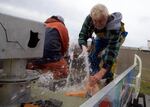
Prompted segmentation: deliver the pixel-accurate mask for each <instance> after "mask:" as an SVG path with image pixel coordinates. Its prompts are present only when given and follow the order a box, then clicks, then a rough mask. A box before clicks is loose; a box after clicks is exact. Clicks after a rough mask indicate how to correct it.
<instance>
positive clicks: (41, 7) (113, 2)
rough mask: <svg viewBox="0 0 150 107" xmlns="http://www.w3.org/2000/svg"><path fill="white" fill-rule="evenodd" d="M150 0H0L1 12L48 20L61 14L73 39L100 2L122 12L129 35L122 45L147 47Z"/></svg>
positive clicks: (112, 9) (110, 9)
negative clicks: (93, 8)
mask: <svg viewBox="0 0 150 107" xmlns="http://www.w3.org/2000/svg"><path fill="white" fill-rule="evenodd" d="M149 2H150V1H149V0H0V12H3V13H9V14H12V15H15V16H20V17H25V18H30V19H34V20H38V21H42V22H43V21H45V20H46V19H47V18H48V17H50V16H52V15H61V16H63V17H64V19H65V24H66V26H67V28H68V30H69V35H70V39H71V42H77V39H78V34H79V32H80V29H81V26H82V23H83V21H84V19H85V17H86V16H87V15H88V14H89V12H90V9H91V8H92V7H93V6H94V5H95V4H97V3H102V4H104V5H106V6H107V8H108V10H109V12H110V13H112V12H117V11H118V12H121V13H122V14H123V21H124V23H125V27H126V30H127V31H128V33H129V34H128V36H127V38H126V41H125V43H124V44H123V45H125V46H132V47H146V46H147V40H148V39H149V40H150V29H149V28H150V11H149V10H150V5H149V4H150V3H149Z"/></svg>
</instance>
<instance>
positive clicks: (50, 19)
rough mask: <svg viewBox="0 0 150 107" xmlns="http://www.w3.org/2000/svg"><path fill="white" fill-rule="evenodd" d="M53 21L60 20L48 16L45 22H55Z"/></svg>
mask: <svg viewBox="0 0 150 107" xmlns="http://www.w3.org/2000/svg"><path fill="white" fill-rule="evenodd" d="M53 22H58V20H56V19H54V18H48V19H47V20H46V21H45V22H44V23H46V24H47V23H53Z"/></svg>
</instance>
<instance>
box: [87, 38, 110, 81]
mask: <svg viewBox="0 0 150 107" xmlns="http://www.w3.org/2000/svg"><path fill="white" fill-rule="evenodd" d="M94 45H95V46H94V49H93V51H92V52H91V53H90V55H89V61H90V63H91V71H90V75H94V74H96V73H97V72H99V70H100V63H101V58H102V50H104V49H105V48H106V46H107V45H108V40H107V39H100V38H96V39H95V40H94ZM100 52H101V53H100ZM104 78H113V73H112V72H111V71H107V73H106V74H105V75H104V77H103V79H104Z"/></svg>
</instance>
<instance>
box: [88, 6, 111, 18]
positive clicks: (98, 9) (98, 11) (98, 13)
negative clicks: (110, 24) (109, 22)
mask: <svg viewBox="0 0 150 107" xmlns="http://www.w3.org/2000/svg"><path fill="white" fill-rule="evenodd" d="M108 15H109V12H108V9H107V7H106V6H105V5H103V4H96V5H95V6H94V7H93V8H92V9H91V12H90V16H91V17H92V18H93V19H98V18H101V17H102V16H104V17H108Z"/></svg>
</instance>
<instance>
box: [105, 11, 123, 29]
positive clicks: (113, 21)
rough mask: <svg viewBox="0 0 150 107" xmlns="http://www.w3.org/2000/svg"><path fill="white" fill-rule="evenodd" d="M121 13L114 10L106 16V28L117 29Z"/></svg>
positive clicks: (119, 25) (119, 24)
mask: <svg viewBox="0 0 150 107" xmlns="http://www.w3.org/2000/svg"><path fill="white" fill-rule="evenodd" d="M121 20H122V14H121V13H120V12H115V13H112V14H111V15H110V17H109V18H108V23H107V25H106V29H107V30H119V29H120V27H121Z"/></svg>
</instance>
